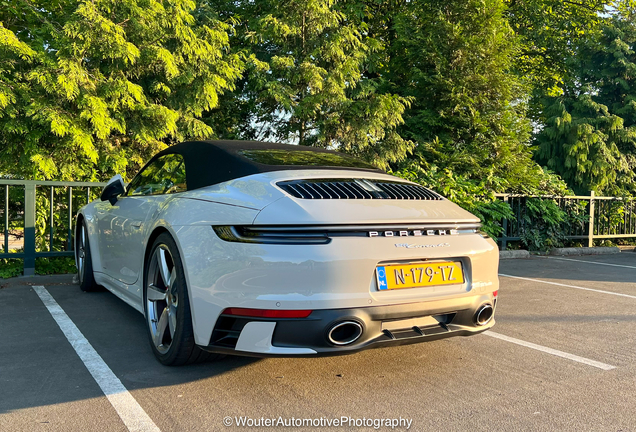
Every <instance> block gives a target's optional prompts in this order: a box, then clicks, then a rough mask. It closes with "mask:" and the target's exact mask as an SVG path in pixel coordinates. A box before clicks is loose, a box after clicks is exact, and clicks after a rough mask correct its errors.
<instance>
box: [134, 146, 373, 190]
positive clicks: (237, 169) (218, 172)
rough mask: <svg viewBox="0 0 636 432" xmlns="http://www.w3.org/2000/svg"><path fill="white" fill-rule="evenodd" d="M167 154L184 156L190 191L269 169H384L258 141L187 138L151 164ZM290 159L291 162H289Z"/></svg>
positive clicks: (333, 154)
mask: <svg viewBox="0 0 636 432" xmlns="http://www.w3.org/2000/svg"><path fill="white" fill-rule="evenodd" d="M306 152H310V153H318V154H317V155H315V157H312V156H314V155H312V154H308V153H306ZM167 154H180V155H182V156H183V159H184V161H185V165H186V181H187V184H188V190H192V189H198V188H201V187H205V186H210V185H214V184H218V183H222V182H225V181H228V180H233V179H237V178H240V177H245V176H248V175H252V174H257V173H262V172H269V171H282V170H299V169H346V170H352V169H353V170H362V171H367V172H383V171H381V170H379V169H377V168H374V167H373V166H371V165H368V164H366V163H365V162H363V161H361V160H359V159H356V158H353V157H351V156H349V155H345V154H342V153H338V152H334V151H331V150H325V149H320V148H315V147H306V146H300V145H289V144H277V143H269V142H259V141H188V142H184V143H181V144H176V145H173V146H170V147H168V148H167V149H165V150H163V151H161V152H159V153H157V154H156V155H155V156H154V157H153V158H152V159H151V160H150V161H149V162H148V164H150V163H152V162H153V161H154V160H155V159H157V158H159V157H161V156H163V155H167ZM294 156H297V157H294ZM307 156H309V157H307ZM281 159H285V160H282V162H283V164H276V163H278V162H281ZM287 159H289V160H291V161H292V163H291V164H290V163H286V160H287ZM304 161H305V162H304ZM263 162H268V163H263ZM323 162H324V163H323ZM331 162H334V163H333V164H331ZM316 163H318V164H316ZM148 164H146V166H147V165H148ZM349 164H350V165H349Z"/></svg>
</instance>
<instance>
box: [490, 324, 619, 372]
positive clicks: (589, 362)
mask: <svg viewBox="0 0 636 432" xmlns="http://www.w3.org/2000/svg"><path fill="white" fill-rule="evenodd" d="M482 334H485V335H486V336H490V337H493V338H496V339H501V340H504V341H506V342H510V343H513V344H517V345H521V346H524V347H527V348H532V349H535V350H537V351H541V352H544V353H547V354H552V355H554V356H557V357H562V358H565V359H568V360H572V361H575V362H578V363H583V364H586V365H588V366H594V367H596V368H599V369H603V370H612V369H616V366H612V365H608V364H606V363H601V362H599V361H596V360H590V359H588V358H585V357H580V356H577V355H574V354H570V353H566V352H563V351H559V350H556V349H553V348H548V347H545V346H543V345H537V344H534V343H532V342H526V341H523V340H521V339H515V338H513V337H510V336H506V335H502V334H499V333H495V332H493V331H487V332H484V333H482Z"/></svg>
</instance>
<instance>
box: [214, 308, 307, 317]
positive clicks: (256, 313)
mask: <svg viewBox="0 0 636 432" xmlns="http://www.w3.org/2000/svg"><path fill="white" fill-rule="evenodd" d="M311 312H312V311H310V310H279V309H247V308H227V309H225V310H224V311H223V312H222V313H221V314H222V315H237V316H245V317H254V318H307V317H308V316H309V314H311Z"/></svg>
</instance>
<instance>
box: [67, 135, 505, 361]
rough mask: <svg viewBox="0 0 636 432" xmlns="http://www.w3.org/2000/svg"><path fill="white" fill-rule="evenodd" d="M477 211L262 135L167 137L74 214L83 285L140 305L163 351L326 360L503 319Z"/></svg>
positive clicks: (165, 356) (353, 162)
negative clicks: (172, 141)
mask: <svg viewBox="0 0 636 432" xmlns="http://www.w3.org/2000/svg"><path fill="white" fill-rule="evenodd" d="M479 227H480V225H479V219H478V218H476V217H475V216H473V215H472V214H470V213H468V212H466V211H465V210H463V209H461V208H460V207H458V206H457V205H455V204H453V203H452V202H450V201H448V200H447V199H445V198H443V197H442V196H440V195H438V194H437V193H435V192H433V191H431V190H429V189H426V188H424V187H422V186H420V185H417V184H414V183H410V182H408V181H405V180H403V179H400V178H397V177H394V176H391V175H387V174H385V173H383V172H382V171H379V170H378V169H376V168H374V167H373V166H370V165H367V164H366V163H365V162H362V161H360V160H358V159H355V158H353V157H350V156H347V155H343V154H340V153H336V152H332V151H327V150H322V149H315V148H308V147H301V146H294V145H283V144H272V143H261V142H250V141H200V142H186V143H182V144H178V145H175V146H172V147H169V148H167V149H166V150H164V151H162V152H160V153H159V154H157V155H156V156H155V157H153V158H152V159H151V160H150V162H148V163H147V164H146V166H144V168H143V169H142V170H141V171H140V172H139V173H138V174H137V175H136V176H135V177H134V178H133V180H132V181H131V182H130V184H128V186H127V187H125V185H124V182H123V181H122V179H121V177H120V176H115V177H113V178H112V179H111V180H110V181H109V183H108V185H107V186H106V187H105V188H104V190H103V192H102V196H101V201H94V202H92V203H90V204H88V205H86V206H85V207H83V208H82V209H80V211H79V213H78V215H77V222H76V229H75V239H76V247H75V250H76V254H75V257H76V261H77V267H78V270H79V278H80V286H81V288H82V289H83V290H85V291H90V290H93V289H96V288H97V287H98V286H100V285H101V286H104V287H106V288H107V289H108V290H110V291H112V292H113V293H114V294H115V295H117V296H118V297H120V298H121V299H122V300H124V301H125V302H127V303H128V304H130V305H131V306H132V307H134V308H135V309H137V310H138V311H139V312H141V313H143V314H144V316H145V319H146V321H147V328H148V335H149V339H150V345H151V347H152V350H153V351H154V353H155V355H156V357H157V358H158V359H159V361H160V362H161V363H163V364H166V365H180V364H184V363H190V362H194V361H197V360H202V359H205V358H208V357H210V356H214V355H218V354H240V355H252V356H318V355H334V354H346V353H352V352H355V351H359V350H362V349H366V348H375V347H383V346H390V345H400V344H407V343H416V342H424V341H429V340H434V339H439V338H445V337H449V336H458V335H461V336H467V335H473V334H477V333H479V332H482V331H484V330H487V329H488V328H490V327H492V326H493V325H494V319H493V315H494V311H495V306H496V301H497V290H498V279H497V270H498V261H499V255H498V248H497V245H496V244H495V243H494V242H493V241H492V240H491V239H490V238H488V236H486V235H485V234H482V233H481V232H480V231H479Z"/></svg>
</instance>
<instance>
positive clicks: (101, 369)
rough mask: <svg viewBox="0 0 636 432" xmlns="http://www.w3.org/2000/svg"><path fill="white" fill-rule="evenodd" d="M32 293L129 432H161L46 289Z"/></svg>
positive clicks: (36, 286)
mask: <svg viewBox="0 0 636 432" xmlns="http://www.w3.org/2000/svg"><path fill="white" fill-rule="evenodd" d="M33 289H34V290H35V292H36V293H37V295H38V296H39V297H40V299H41V300H42V303H44V306H46V308H47V309H48V311H49V312H50V314H51V316H52V317H53V319H54V320H55V322H56V323H57V325H58V326H60V329H61V330H62V333H64V336H66V339H68V341H69V342H70V344H71V346H73V348H74V349H75V352H76V353H77V355H78V356H79V358H80V359H81V360H82V361H83V362H84V365H85V366H86V369H88V371H89V372H90V374H91V375H92V376H93V378H94V379H95V381H96V382H97V384H98V385H99V387H100V388H101V389H102V391H103V392H104V395H105V396H106V397H107V398H108V401H109V402H110V403H111V405H112V406H113V408H115V411H116V412H117V414H118V415H119V417H120V418H121V420H122V421H123V422H124V424H125V425H126V427H127V428H128V430H129V431H130V432H161V431H160V429H159V428H158V427H157V425H156V424H155V423H154V422H153V421H152V419H151V418H150V417H149V416H148V414H147V413H146V411H144V409H143V408H142V407H141V405H139V403H138V402H137V401H136V400H135V398H134V397H133V396H132V395H131V394H130V393H129V392H128V390H127V389H126V387H124V385H123V384H122V383H121V381H120V380H119V378H117V376H116V375H115V374H114V373H113V371H112V370H111V369H110V368H109V367H108V365H107V364H106V362H104V360H103V359H102V358H101V357H100V355H99V354H97V351H95V349H94V348H93V346H92V345H91V344H90V342H88V340H87V339H86V338H85V337H84V335H83V334H82V332H80V330H79V329H78V328H77V326H76V325H75V324H74V323H73V321H71V319H70V318H69V317H68V315H66V312H64V309H62V307H61V306H60V305H59V304H57V302H56V301H55V299H54V298H53V296H51V294H50V293H49V292H48V291H47V290H46V288H44V287H43V286H41V285H34V286H33Z"/></svg>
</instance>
